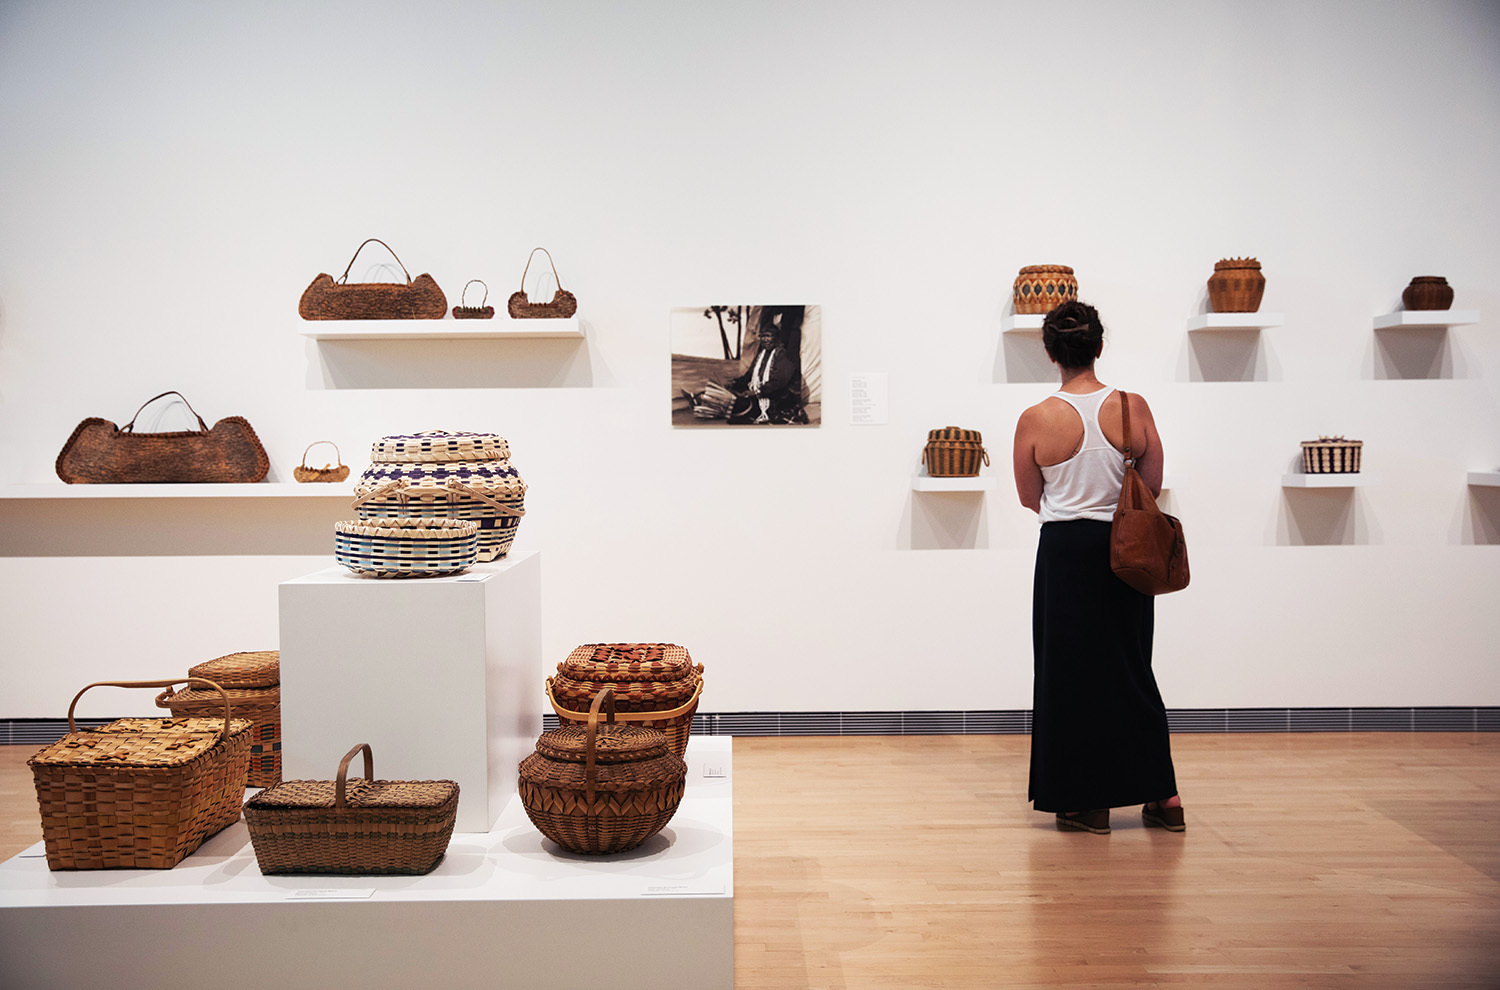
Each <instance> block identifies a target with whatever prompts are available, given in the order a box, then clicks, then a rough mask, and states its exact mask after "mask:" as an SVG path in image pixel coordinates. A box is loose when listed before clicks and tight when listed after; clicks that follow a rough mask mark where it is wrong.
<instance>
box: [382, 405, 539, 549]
mask: <svg viewBox="0 0 1500 990" xmlns="http://www.w3.org/2000/svg"><path fill="white" fill-rule="evenodd" d="M525 501H526V483H525V482H524V481H522V480H521V474H520V472H519V471H517V470H516V468H515V466H514V465H512V464H511V463H510V444H509V443H508V442H507V441H506V439H505V438H504V437H502V436H498V435H497V434H494V433H448V432H445V431H441V430H430V431H427V432H424V433H412V434H401V435H396V436H389V437H382V438H381V439H379V440H377V441H376V442H375V443H374V444H373V445H372V447H371V449H370V466H369V467H368V468H366V469H365V472H364V474H363V475H362V476H361V477H360V479H359V483H358V484H356V485H355V486H354V507H355V509H356V510H357V511H358V512H359V514H360V516H361V517H362V518H366V519H394V518H398V517H403V516H417V517H426V518H446V519H467V520H472V521H473V522H475V523H476V524H477V525H478V526H479V551H478V557H477V559H478V560H480V561H488V560H496V559H498V558H501V557H504V556H505V555H506V554H507V553H509V552H510V548H511V544H512V543H514V542H515V538H516V529H517V527H519V526H520V523H521V517H522V516H524V515H525V514H526V508H525Z"/></svg>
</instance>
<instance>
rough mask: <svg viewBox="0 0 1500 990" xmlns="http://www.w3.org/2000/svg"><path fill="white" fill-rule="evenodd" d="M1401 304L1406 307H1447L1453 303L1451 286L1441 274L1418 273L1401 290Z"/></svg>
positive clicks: (1418, 308)
mask: <svg viewBox="0 0 1500 990" xmlns="http://www.w3.org/2000/svg"><path fill="white" fill-rule="evenodd" d="M1401 305H1402V306H1403V307H1404V308H1406V309H1416V310H1434V309H1448V308H1449V307H1450V306H1452V305H1453V286H1451V285H1449V284H1448V280H1447V279H1446V278H1444V277H1443V276H1441V275H1418V276H1417V277H1416V278H1414V279H1412V280H1411V282H1410V283H1408V284H1407V286H1406V288H1405V289H1402V290H1401Z"/></svg>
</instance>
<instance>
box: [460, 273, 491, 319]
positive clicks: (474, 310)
mask: <svg viewBox="0 0 1500 990" xmlns="http://www.w3.org/2000/svg"><path fill="white" fill-rule="evenodd" d="M475 282H478V283H479V284H480V285H481V286H483V287H484V297H483V298H482V299H480V300H479V305H478V306H465V305H464V296H466V295H468V292H469V286H471V285H473V284H474V283H475ZM489 298H490V287H489V286H487V285H485V284H484V282H483V281H482V280H480V279H477V278H471V279H469V280H468V281H467V282H465V283H464V291H463V292H461V293H460V294H459V297H458V305H457V306H454V307H453V318H454V319H455V320H490V319H494V317H495V307H493V306H486V305H485V303H486V302H488V301H489Z"/></svg>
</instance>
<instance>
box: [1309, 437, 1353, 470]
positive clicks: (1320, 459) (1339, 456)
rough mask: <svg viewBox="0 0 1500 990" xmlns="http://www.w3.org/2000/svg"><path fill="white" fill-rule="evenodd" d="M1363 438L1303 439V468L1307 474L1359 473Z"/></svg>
mask: <svg viewBox="0 0 1500 990" xmlns="http://www.w3.org/2000/svg"><path fill="white" fill-rule="evenodd" d="M1364 445H1365V444H1364V441H1363V440H1345V439H1344V438H1343V437H1320V438H1319V439H1317V440H1304V441H1302V470H1303V471H1304V472H1305V473H1307V474H1358V473H1359V459H1360V454H1361V453H1362V452H1363V448H1364Z"/></svg>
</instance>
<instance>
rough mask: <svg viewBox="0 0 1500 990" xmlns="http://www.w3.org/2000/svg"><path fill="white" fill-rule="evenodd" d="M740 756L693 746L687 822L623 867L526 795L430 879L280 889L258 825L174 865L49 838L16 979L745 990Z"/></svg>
mask: <svg viewBox="0 0 1500 990" xmlns="http://www.w3.org/2000/svg"><path fill="white" fill-rule="evenodd" d="M732 756H733V751H732V740H731V739H730V738H729V737H727V736H710V737H700V738H695V739H694V740H693V741H692V742H691V744H690V745H689V747H688V785H687V790H686V794H685V796H684V798H683V802H682V805H681V807H680V808H679V809H678V812H677V815H676V816H675V817H674V818H673V819H672V822H671V824H669V825H668V826H667V827H666V829H665V830H664V831H663V832H662V833H661V834H660V835H658V836H656V838H654V839H652V840H650V841H648V842H647V843H646V844H645V845H644V846H642V847H641V848H639V849H637V850H634V851H632V852H628V853H624V854H621V855H619V856H611V857H603V858H596V857H589V856H575V855H573V854H570V853H567V852H564V851H562V850H561V849H560V848H558V847H557V846H556V845H554V844H553V843H552V842H550V841H549V840H547V839H544V838H543V837H542V835H541V834H540V833H539V832H537V831H536V830H535V829H534V828H533V827H532V825H531V823H530V822H529V821H528V820H527V818H526V812H525V809H524V808H522V807H521V804H520V801H519V800H513V801H511V802H510V803H509V804H508V805H507V806H506V808H505V812H504V814H503V815H502V817H501V820H500V822H499V823H498V824H497V825H496V827H495V829H494V831H492V832H490V833H489V834H487V835H457V834H455V835H454V837H453V841H452V842H451V843H450V845H449V847H448V854H447V856H446V857H444V859H443V861H442V862H441V863H439V864H438V866H437V868H436V869H435V870H434V871H433V872H432V873H430V874H428V875H426V876H422V877H331V876H318V877H294V876H281V877H267V876H263V875H262V874H261V872H260V870H259V868H258V867H257V866H256V863H255V856H254V852H253V850H252V848H251V846H250V841H249V835H248V833H247V832H246V830H245V825H244V822H243V821H242V822H239V823H237V824H235V825H233V826H231V827H230V828H227V829H225V830H224V831H223V832H220V833H219V834H218V835H216V836H214V837H213V838H212V839H210V840H209V841H208V842H207V843H205V844H204V845H203V846H202V848H200V849H199V850H198V851H197V852H196V853H194V854H193V855H191V856H189V857H188V858H187V859H186V860H184V861H183V862H182V863H181V864H179V865H178V866H177V867H176V868H174V869H171V870H81V871H74V872H59V873H53V872H51V871H50V870H48V869H47V861H46V858H45V856H44V854H43V851H42V844H41V843H37V844H36V845H34V846H32V847H31V848H30V849H27V850H26V851H25V852H23V853H21V855H19V856H17V857H15V858H13V859H10V860H8V861H6V862H4V863H0V976H3V979H0V984H3V985H5V986H8V987H28V988H29V987H85V986H98V987H109V988H111V990H115V988H118V990H128V988H137V987H139V988H143V990H144V988H152V990H157V988H162V987H185V986H196V987H202V986H213V985H221V984H222V985H227V986H235V985H240V984H243V983H247V982H253V983H255V984H256V985H258V986H267V987H288V988H299V987H320V988H330V987H356V986H357V987H403V988H410V987H435V986H441V987H507V988H509V987H514V988H518V990H519V988H525V990H548V988H553V987H557V988H564V987H566V988H570V990H573V988H578V987H592V986H599V987H606V986H607V987H609V988H610V990H626V988H643V990H661V988H663V987H681V988H684V990H686V988H692V990H720V988H722V990H730V988H732V987H733V986H734V842H733V802H732V790H733V789H732V780H733V776H732V775H733V768H732ZM376 758H377V760H378V759H379V751H378V750H377V753H376ZM357 764H358V761H356V765H357ZM376 769H377V770H378V769H379V766H378V764H377V768H376ZM705 770H717V771H722V773H723V774H724V776H722V777H706V776H705Z"/></svg>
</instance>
